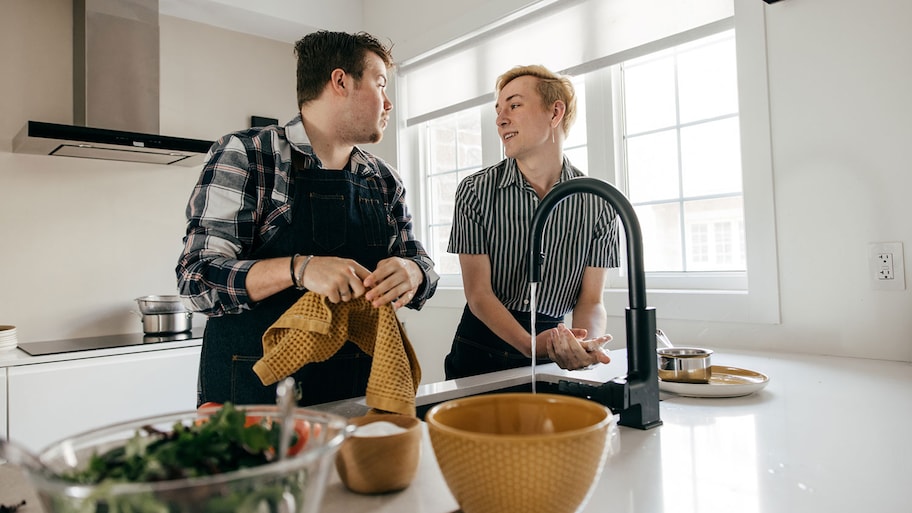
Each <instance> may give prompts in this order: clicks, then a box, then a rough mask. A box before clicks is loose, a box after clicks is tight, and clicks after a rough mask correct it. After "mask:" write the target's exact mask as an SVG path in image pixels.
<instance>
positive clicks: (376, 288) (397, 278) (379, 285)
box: [363, 257, 424, 309]
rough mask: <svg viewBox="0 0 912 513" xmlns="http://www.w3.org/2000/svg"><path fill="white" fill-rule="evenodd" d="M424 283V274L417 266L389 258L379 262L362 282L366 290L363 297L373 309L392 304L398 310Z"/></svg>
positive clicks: (410, 262)
mask: <svg viewBox="0 0 912 513" xmlns="http://www.w3.org/2000/svg"><path fill="white" fill-rule="evenodd" d="M423 281H424V273H423V272H421V268H420V267H418V264H416V263H415V262H413V261H411V260H408V259H406V258H401V257H390V258H386V259H383V260H381V261H380V263H378V264H377V269H376V270H374V272H372V273H370V274H369V275H368V276H367V277H366V278H365V279H364V282H363V286H364V287H365V288H366V289H367V294H365V297H366V298H367V300H368V301H370V302H371V304H372V305H374V307H375V308H376V307H380V306H383V305H385V304H388V303H393V308H395V309H399V308H402V307H403V306H405V305H407V304H408V303H409V301H411V300H412V298H413V297H415V294H416V293H417V292H418V287H420V286H421V282H423Z"/></svg>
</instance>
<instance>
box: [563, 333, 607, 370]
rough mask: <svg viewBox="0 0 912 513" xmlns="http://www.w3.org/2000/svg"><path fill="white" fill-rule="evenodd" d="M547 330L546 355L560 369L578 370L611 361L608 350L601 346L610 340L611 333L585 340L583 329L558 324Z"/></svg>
mask: <svg viewBox="0 0 912 513" xmlns="http://www.w3.org/2000/svg"><path fill="white" fill-rule="evenodd" d="M548 332H549V337H548V338H547V340H548V343H547V348H548V357H549V358H551V360H552V361H553V362H555V363H557V365H558V366H559V367H560V368H562V369H566V370H578V369H584V368H586V367H589V366H590V365H593V364H596V363H609V362H610V361H611V357H610V356H609V355H608V351H607V350H605V349H604V348H603V347H602V345H603V344H604V343H606V342H608V341H610V340H611V335H604V336H601V337H597V338H592V339H588V340H585V337H586V334H587V332H586V330H585V329H582V328H573V329H570V328H567V326H566V325H564V324H558V325H557V327H556V328H552V329H550V330H548Z"/></svg>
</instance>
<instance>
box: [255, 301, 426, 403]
mask: <svg viewBox="0 0 912 513" xmlns="http://www.w3.org/2000/svg"><path fill="white" fill-rule="evenodd" d="M347 340H351V341H352V342H354V343H355V344H357V345H358V347H360V348H361V350H362V351H364V352H365V353H367V354H369V355H371V356H373V363H372V364H371V373H370V376H369V377H368V381H367V392H366V394H365V399H366V403H367V405H368V406H370V407H371V408H374V409H377V410H383V411H388V412H394V413H400V414H403V415H411V416H413V417H414V416H415V414H416V412H415V395H416V394H417V392H418V384H419V383H420V382H421V367H420V366H419V365H418V358H417V356H415V350H414V349H413V348H412V344H411V342H409V340H408V337H407V336H406V335H405V331H403V329H402V324H401V323H400V322H399V318H398V317H396V312H395V311H394V310H393V307H392V305H384V306H382V307H380V308H374V306H373V305H371V304H370V302H369V301H367V300H366V299H365V298H364V296H361V297H359V298H358V299H355V300H353V301H350V302H342V303H337V304H334V303H331V302H330V301H329V300H328V299H327V298H326V297H325V296H323V295H321V294H317V293H315V292H307V293H305V294H304V295H303V296H301V299H299V300H298V301H297V302H295V304H294V305H292V306H291V308H289V309H288V310H287V311H286V312H285V313H284V314H282V316H281V317H279V319H278V320H277V321H276V322H275V323H273V324H272V326H270V327H269V328H268V329H267V330H266V333H264V334H263V357H262V358H260V359H259V361H257V362H256V363H255V364H254V365H253V371H254V372H255V373H256V375H257V376H259V378H260V381H262V382H263V384H264V385H271V384H273V383H275V382H277V381H279V380H280V379H283V378H285V377H286V376H289V375H291V374H292V373H294V372H295V371H297V370H298V369H300V368H301V367H303V366H304V365H307V364H308V363H312V362H322V361H324V360H327V359H329V358H330V357H331V356H332V355H334V354H336V352H338V351H339V349H341V348H342V346H343V345H344V344H345V342H346V341H347Z"/></svg>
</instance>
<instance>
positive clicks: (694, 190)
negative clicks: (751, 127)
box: [619, 31, 747, 272]
mask: <svg viewBox="0 0 912 513" xmlns="http://www.w3.org/2000/svg"><path fill="white" fill-rule="evenodd" d="M619 68H620V75H621V84H620V87H621V93H620V95H621V97H622V109H619V110H620V111H621V112H622V113H623V123H622V126H623V127H624V128H623V133H622V134H621V135H622V143H623V148H622V150H623V152H624V155H625V157H626V158H625V159H624V161H623V162H622V164H621V166H620V171H619V172H621V173H625V174H626V179H627V188H626V192H627V195H628V198H629V199H630V201H631V203H632V204H633V205H634V207H635V208H636V211H637V216H638V217H639V219H640V220H641V223H642V225H643V233H644V237H645V239H646V240H645V241H644V248H645V251H646V255H647V258H646V270H647V272H649V271H652V272H663V271H664V272H692V271H702V272H712V271H740V272H746V271H747V261H746V256H745V255H744V254H743V253H741V252H740V251H738V252H737V253H736V252H734V251H733V248H734V247H735V246H737V247H738V248H739V249H740V248H741V247H742V246H743V245H744V244H743V241H744V233H743V231H741V230H740V228H741V227H742V226H743V225H744V224H743V220H744V215H743V208H742V197H743V195H742V192H741V152H740V142H739V141H740V136H739V124H738V95H737V93H738V83H737V61H736V59H735V39H734V32H733V31H726V32H724V33H722V34H720V35H717V36H711V37H707V38H702V39H699V40H697V41H695V42H692V43H687V44H684V45H679V46H677V47H674V48H671V49H669V50H665V51H661V52H657V53H655V54H650V55H647V56H644V57H641V58H638V59H634V60H631V61H628V62H624V63H622V64H621V65H620V66H619Z"/></svg>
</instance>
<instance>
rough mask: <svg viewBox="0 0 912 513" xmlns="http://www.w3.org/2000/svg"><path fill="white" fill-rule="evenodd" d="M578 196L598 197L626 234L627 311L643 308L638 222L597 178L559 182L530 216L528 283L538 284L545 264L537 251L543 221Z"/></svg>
mask: <svg viewBox="0 0 912 513" xmlns="http://www.w3.org/2000/svg"><path fill="white" fill-rule="evenodd" d="M579 193H588V194H595V195H596V196H600V197H601V198H603V199H604V200H605V201H607V202H608V203H609V204H610V205H611V206H613V207H614V209H615V210H616V211H617V213H618V216H619V217H620V218H621V222H622V223H623V224H624V232H625V233H626V234H627V265H628V268H627V271H628V272H627V286H628V294H629V296H630V307H631V308H645V307H646V272H645V267H644V264H643V233H642V232H641V231H640V222H639V220H637V216H636V212H635V211H634V210H633V205H631V204H630V201H628V200H627V197H626V196H624V194H623V193H621V191H619V190H618V189H617V188H616V187H615V186H613V185H611V184H610V183H608V182H606V181H604V180H599V179H597V178H590V177H587V176H581V177H579V178H573V179H572V180H567V181H565V182H561V183H559V184H557V185H555V186H554V188H553V189H551V191H550V192H549V193H548V194H547V195H545V197H544V198H542V200H541V203H539V205H538V208H537V209H536V210H535V214H534V215H533V216H532V230H531V232H530V234H529V237H530V239H529V283H539V282H541V266H542V263H543V262H544V261H545V255H544V253H542V247H541V246H542V233H543V232H544V231H545V221H547V220H548V216H549V215H550V214H551V211H552V210H554V207H556V206H557V204H558V203H560V202H561V201H563V200H565V199H567V197H568V196H571V195H573V194H579Z"/></svg>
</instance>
